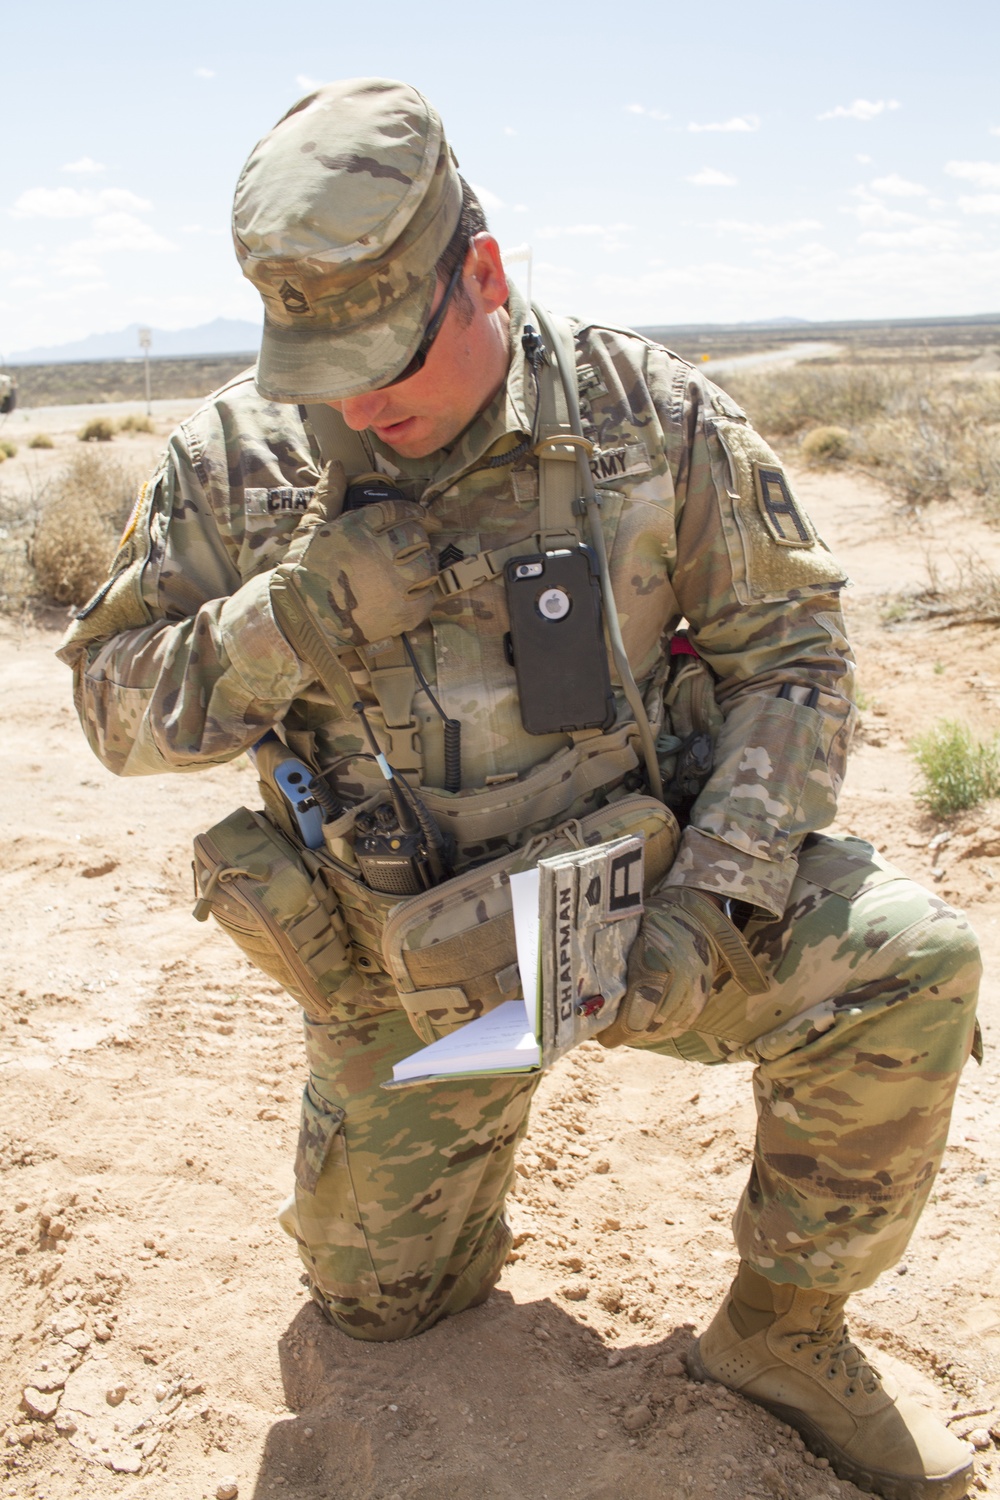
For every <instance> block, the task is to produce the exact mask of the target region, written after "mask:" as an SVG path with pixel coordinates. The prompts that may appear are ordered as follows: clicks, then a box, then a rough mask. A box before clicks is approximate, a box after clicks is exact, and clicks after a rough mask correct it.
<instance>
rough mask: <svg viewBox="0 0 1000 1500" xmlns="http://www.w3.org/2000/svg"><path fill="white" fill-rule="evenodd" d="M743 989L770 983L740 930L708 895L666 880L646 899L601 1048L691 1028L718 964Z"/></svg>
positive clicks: (664, 1037) (635, 1043)
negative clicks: (618, 1000)
mask: <svg viewBox="0 0 1000 1500" xmlns="http://www.w3.org/2000/svg"><path fill="white" fill-rule="evenodd" d="M723 967H724V968H728V969H729V971H730V973H731V974H732V976H733V978H734V979H735V981H736V983H737V984H738V985H739V986H740V988H741V989H743V990H745V991H746V992H747V993H748V994H760V993H761V991H763V990H765V989H766V988H767V981H766V980H765V978H764V976H763V974H762V973H761V971H760V969H759V968H758V967H757V964H756V961H755V960H754V958H753V957H752V955H751V953H750V951H749V949H748V948H747V945H746V943H745V942H744V941H743V934H742V933H741V932H740V931H739V929H738V928H736V927H734V926H733V924H732V922H730V920H729V918H728V917H727V916H725V915H724V914H723V912H722V911H721V910H720V909H719V907H718V906H716V904H715V902H714V901H713V900H712V899H711V897H709V896H706V895H705V894H704V893H703V892H702V891H696V890H694V889H692V888H691V887H690V886H670V887H668V888H667V889H666V890H662V891H660V892H658V894H657V895H656V896H654V897H653V898H652V900H651V901H650V902H649V903H648V904H647V907H646V914H645V916H644V917H643V919H642V926H641V927H640V928H639V936H638V937H637V938H636V940H635V942H634V943H633V944H632V951H631V953H630V954H629V961H628V988H627V989H626V991H625V995H624V997H623V999H622V1003H621V1005H620V1006H619V1008H618V1014H617V1016H616V1017H615V1019H614V1020H613V1021H612V1023H611V1025H610V1026H608V1027H606V1028H605V1029H604V1031H600V1032H598V1034H597V1040H598V1041H599V1042H602V1043H603V1045H604V1046H605V1047H621V1046H622V1045H623V1044H626V1045H631V1046H633V1047H634V1046H639V1047H641V1046H643V1045H648V1044H649V1043H651V1042H661V1041H667V1040H668V1039H669V1038H671V1037H675V1036H681V1035H682V1034H683V1033H684V1032H685V1031H691V1030H693V1029H694V1027H695V1024H696V1022H697V1020H698V1017H699V1016H700V1015H701V1013H702V1011H703V1010H704V1009H705V1006H706V1004H707V1002H708V997H709V995H710V994H711V991H712V985H713V984H714V983H715V979H716V976H717V974H718V972H719V970H720V968H723Z"/></svg>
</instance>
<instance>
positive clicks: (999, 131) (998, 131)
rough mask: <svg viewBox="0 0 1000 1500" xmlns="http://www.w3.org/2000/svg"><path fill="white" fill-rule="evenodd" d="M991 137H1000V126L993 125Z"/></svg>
mask: <svg viewBox="0 0 1000 1500" xmlns="http://www.w3.org/2000/svg"><path fill="white" fill-rule="evenodd" d="M990 135H1000V125H991V126H990Z"/></svg>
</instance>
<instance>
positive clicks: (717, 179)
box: [684, 167, 736, 187]
mask: <svg viewBox="0 0 1000 1500" xmlns="http://www.w3.org/2000/svg"><path fill="white" fill-rule="evenodd" d="M684 181H685V182H693V183H694V185H695V187H735V186H736V178H735V177H730V176H729V175H728V173H726V172H720V171H719V170H718V168H716V167H702V169H701V171H700V172H692V173H691V175H690V176H689V177H685V179H684Z"/></svg>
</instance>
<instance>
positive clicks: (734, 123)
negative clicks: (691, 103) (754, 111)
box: [688, 115, 760, 130]
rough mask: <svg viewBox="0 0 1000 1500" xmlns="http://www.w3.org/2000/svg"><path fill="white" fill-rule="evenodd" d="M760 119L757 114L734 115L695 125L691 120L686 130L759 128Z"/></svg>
mask: <svg viewBox="0 0 1000 1500" xmlns="http://www.w3.org/2000/svg"><path fill="white" fill-rule="evenodd" d="M759 129H760V119H759V117H758V116H757V115H734V116H733V118H732V119H731V120H719V121H716V122H715V123H713V124H711V125H695V124H694V122H692V123H691V124H690V125H689V126H688V130H759Z"/></svg>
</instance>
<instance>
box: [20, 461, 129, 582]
mask: <svg viewBox="0 0 1000 1500" xmlns="http://www.w3.org/2000/svg"><path fill="white" fill-rule="evenodd" d="M140 482H141V475H140V474H139V473H137V471H136V470H135V468H134V467H133V466H132V465H131V464H126V463H122V462H121V461H120V460H119V459H117V458H116V457H113V456H112V455H111V454H109V453H100V452H93V451H84V452H77V453H74V455H73V457H72V459H71V460H70V462H69V463H68V464H67V466H66V468H65V470H64V471H63V473H62V474H61V475H60V477H59V481H58V483H56V484H54V485H53V486H52V498H51V499H49V501H48V503H47V504H46V505H45V506H44V507H43V509H42V511H41V514H40V515H39V518H38V524H37V526H36V528H35V536H34V541H33V543H32V546H31V563H32V565H33V567H34V570H35V576H36V578H37V580H38V585H39V588H40V589H41V592H42V593H43V594H44V595H45V596H46V597H47V598H48V599H51V600H53V601H54V602H55V603H56V604H70V605H79V604H84V603H86V601H87V600H88V599H89V598H90V596H91V595H92V594H93V593H94V591H95V590H96V589H97V588H99V587H100V585H101V584H102V583H103V581H104V579H105V577H106V575H107V571H108V564H109V563H110V562H111V559H112V557H113V556H114V553H115V547H116V544H117V542H118V538H119V536H120V535H121V532H122V528H123V526H124V525H125V521H126V520H127V518H128V515H129V512H130V510H131V508H132V503H133V501H134V498H135V493H136V489H137V487H138V484H139V483H140Z"/></svg>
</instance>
